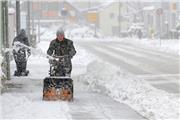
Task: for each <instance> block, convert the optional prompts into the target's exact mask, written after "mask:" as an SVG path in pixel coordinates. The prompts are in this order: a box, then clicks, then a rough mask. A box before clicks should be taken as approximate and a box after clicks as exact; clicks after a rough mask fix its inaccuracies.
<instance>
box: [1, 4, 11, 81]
mask: <svg viewBox="0 0 180 120" xmlns="http://www.w3.org/2000/svg"><path fill="white" fill-rule="evenodd" d="M7 4H8V2H7V1H2V23H3V25H2V30H3V34H2V36H3V44H4V46H5V48H9V38H8V5H7ZM5 59H6V67H5V69H6V73H5V74H6V76H7V80H10V57H9V52H6V53H5Z"/></svg>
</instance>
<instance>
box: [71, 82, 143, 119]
mask: <svg viewBox="0 0 180 120" xmlns="http://www.w3.org/2000/svg"><path fill="white" fill-rule="evenodd" d="M74 85H75V86H74V87H75V89H74V90H75V95H74V96H75V99H74V101H73V102H72V103H69V107H70V114H71V116H72V119H73V120H87V119H88V120H92V119H93V120H99V119H102V120H110V119H111V120H113V119H125V120H127V119H128V120H145V118H143V117H142V116H141V115H139V114H138V113H136V112H135V111H134V110H132V109H131V108H130V107H128V106H127V105H125V104H122V103H119V102H117V101H115V100H113V99H112V98H110V97H108V96H107V95H104V94H103V93H102V94H100V93H96V92H92V91H86V90H85V89H84V90H83V88H85V87H86V85H85V84H83V83H79V82H78V81H76V79H75V81H74Z"/></svg>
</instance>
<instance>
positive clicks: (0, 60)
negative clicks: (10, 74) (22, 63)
mask: <svg viewBox="0 0 180 120" xmlns="http://www.w3.org/2000/svg"><path fill="white" fill-rule="evenodd" d="M1 63H2V56H1V54H0V66H1ZM1 77H2V69H1V67H0V93H1V89H2V84H1ZM1 106H2V101H1V95H0V119H2V107H1Z"/></svg>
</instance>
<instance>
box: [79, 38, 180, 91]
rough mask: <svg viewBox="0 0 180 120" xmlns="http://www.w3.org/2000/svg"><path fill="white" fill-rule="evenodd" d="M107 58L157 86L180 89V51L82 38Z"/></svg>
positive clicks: (90, 50)
mask: <svg viewBox="0 0 180 120" xmlns="http://www.w3.org/2000/svg"><path fill="white" fill-rule="evenodd" d="M79 44H80V45H81V46H82V47H83V48H84V49H87V50H88V51H89V52H92V53H94V54H95V55H96V56H98V57H99V58H100V59H103V61H107V62H109V63H111V64H114V65H116V66H119V67H121V68H123V69H125V70H127V71H128V72H130V73H132V74H134V75H135V76H137V77H139V78H140V79H143V80H146V81H148V82H149V83H150V84H151V85H153V86H154V87H156V88H159V89H163V90H165V91H167V92H169V93H174V94H179V93H180V89H179V87H180V81H179V77H180V71H179V67H178V66H179V63H180V60H179V55H177V54H170V53H169V54H168V53H165V52H160V51H155V50H150V49H148V48H142V46H137V45H132V44H129V43H123V42H88V43H87V42H80V43H79Z"/></svg>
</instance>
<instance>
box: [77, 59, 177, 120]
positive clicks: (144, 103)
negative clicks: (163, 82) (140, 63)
mask: <svg viewBox="0 0 180 120" xmlns="http://www.w3.org/2000/svg"><path fill="white" fill-rule="evenodd" d="M79 80H80V81H81V80H83V81H84V82H88V84H89V88H90V89H93V90H96V91H100V92H105V93H107V94H108V95H109V96H111V97H113V98H114V99H115V100H117V101H119V102H122V103H125V104H128V105H129V106H130V107H132V108H133V109H135V110H136V111H137V112H139V113H140V114H141V115H143V116H145V117H146V118H148V119H151V120H159V119H177V118H178V115H179V111H178V108H179V103H180V101H179V100H178V97H177V96H175V95H173V94H169V93H167V92H165V91H162V90H159V89H156V88H154V87H152V86H150V85H149V84H148V83H146V82H145V81H144V80H141V79H139V78H136V77H135V76H134V75H132V74H130V73H128V72H127V71H125V70H122V69H120V68H117V67H115V66H112V65H110V64H108V63H104V62H103V63H102V62H92V63H90V64H89V65H88V68H87V74H84V75H83V76H80V77H79ZM83 81H82V82H83Z"/></svg>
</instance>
